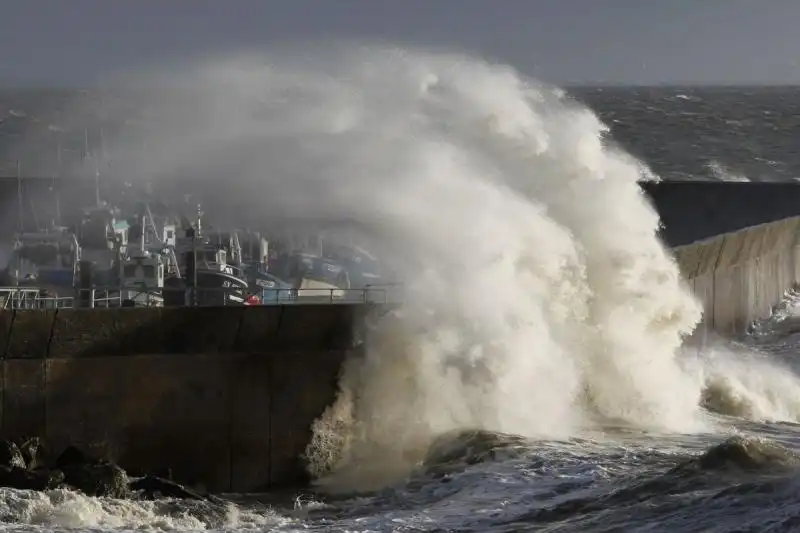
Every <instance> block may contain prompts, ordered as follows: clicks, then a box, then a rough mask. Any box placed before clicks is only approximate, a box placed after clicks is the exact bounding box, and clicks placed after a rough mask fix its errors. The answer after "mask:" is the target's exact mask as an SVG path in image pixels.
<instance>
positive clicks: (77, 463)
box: [0, 437, 213, 500]
mask: <svg viewBox="0 0 800 533" xmlns="http://www.w3.org/2000/svg"><path fill="white" fill-rule="evenodd" d="M43 449H44V447H43V445H42V441H41V440H40V439H38V438H36V437H34V438H31V439H25V440H23V441H22V442H21V443H20V444H17V443H16V442H13V441H10V440H2V441H0V487H8V488H13V489H21V490H39V491H41V490H52V489H56V488H70V489H74V490H77V491H80V492H82V493H84V494H86V495H87V496H104V497H110V498H131V497H135V498H140V499H157V498H179V499H191V500H209V499H212V500H213V498H211V497H210V496H203V495H200V494H198V493H196V492H193V491H191V490H189V489H187V488H186V487H184V486H182V485H180V484H178V483H175V482H174V481H170V480H168V479H164V478H161V477H158V476H153V475H149V474H146V475H144V476H142V477H139V478H135V479H130V478H129V476H128V473H127V472H126V471H125V470H124V469H122V468H121V467H120V466H119V465H117V464H115V463H113V462H111V461H108V460H105V459H96V458H94V457H90V456H89V455H87V454H85V453H84V452H83V451H81V450H79V449H78V448H76V447H74V446H68V447H67V448H66V449H65V450H64V451H63V452H62V453H61V455H59V456H58V458H57V459H56V461H55V463H54V464H52V465H49V466H48V465H47V464H46V461H45V459H44V457H43V453H42V452H43Z"/></svg>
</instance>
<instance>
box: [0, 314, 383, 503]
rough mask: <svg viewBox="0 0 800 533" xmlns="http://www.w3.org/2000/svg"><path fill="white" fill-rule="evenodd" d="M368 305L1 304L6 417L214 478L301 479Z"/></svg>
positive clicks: (261, 482) (92, 448)
mask: <svg viewBox="0 0 800 533" xmlns="http://www.w3.org/2000/svg"><path fill="white" fill-rule="evenodd" d="M369 309H370V307H369V306H365V305H361V306H358V305H303V306H285V307H283V306H263V307H238V308H237V307H222V308H178V309H157V308H152V309H110V310H79V309H59V310H53V311H28V310H17V311H1V312H0V349H2V355H3V360H2V367H1V368H2V372H0V391H1V392H2V396H1V397H2V402H0V428H2V434H3V435H4V436H6V437H18V436H25V435H39V436H43V437H45V438H46V440H47V442H48V443H49V444H50V446H51V447H53V448H54V449H61V448H63V447H65V446H66V445H67V444H74V445H77V446H79V447H81V448H84V449H86V450H87V451H89V452H91V453H94V454H97V455H98V456H105V457H108V458H111V459H113V460H115V461H117V462H119V463H120V464H121V465H123V466H124V467H125V468H128V469H131V470H132V471H142V472H158V471H162V470H164V469H166V468H171V469H172V472H173V475H174V477H175V479H176V480H178V481H181V482H186V483H194V484H201V485H204V486H206V487H207V488H208V489H209V490H212V491H253V490H262V489H264V488H266V487H275V486H279V485H284V484H297V483H300V482H302V481H303V480H304V476H305V474H304V468H303V464H302V462H301V460H300V456H301V454H302V452H303V450H304V448H305V446H306V444H307V443H308V441H309V438H310V427H311V423H312V422H313V420H314V419H316V418H317V417H318V416H319V415H320V414H321V413H322V411H323V410H324V409H325V407H327V406H328V405H329V404H330V403H331V402H332V400H333V398H334V397H335V393H336V387H337V378H338V375H339V368H340V367H341V364H342V362H343V361H344V359H345V357H346V356H347V354H348V351H350V350H351V349H352V348H353V346H352V335H351V332H352V331H353V329H354V328H356V327H358V323H359V321H360V320H362V318H363V315H364V313H366V312H368V310H369Z"/></svg>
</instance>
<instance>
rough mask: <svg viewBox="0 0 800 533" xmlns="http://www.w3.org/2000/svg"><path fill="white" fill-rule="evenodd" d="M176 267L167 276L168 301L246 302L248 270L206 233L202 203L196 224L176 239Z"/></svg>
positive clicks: (176, 304)
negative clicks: (233, 261) (231, 258)
mask: <svg viewBox="0 0 800 533" xmlns="http://www.w3.org/2000/svg"><path fill="white" fill-rule="evenodd" d="M172 251H173V254H174V255H173V256H174V259H175V261H176V267H177V268H176V269H174V270H173V271H172V272H170V273H169V274H168V275H167V277H166V278H165V280H164V290H163V293H164V305H167V306H181V305H244V304H245V301H246V299H247V297H248V296H249V294H248V283H247V280H246V278H245V276H244V273H243V272H242V271H241V270H240V269H239V268H238V267H236V266H234V265H232V264H229V263H228V258H227V251H226V250H225V248H224V247H222V246H219V245H217V244H215V243H213V242H211V241H210V239H209V238H208V237H207V236H204V234H203V229H202V212H201V211H200V208H199V206H198V210H197V218H196V221H195V224H194V225H192V226H189V227H186V228H185V230H184V234H183V235H182V236H178V238H177V239H176V242H175V246H174V249H173V250H172Z"/></svg>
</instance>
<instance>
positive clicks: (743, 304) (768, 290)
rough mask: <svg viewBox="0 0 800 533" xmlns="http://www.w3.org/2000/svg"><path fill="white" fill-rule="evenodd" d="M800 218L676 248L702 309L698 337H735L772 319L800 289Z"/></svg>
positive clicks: (763, 225) (677, 255) (754, 227)
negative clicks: (776, 309)
mask: <svg viewBox="0 0 800 533" xmlns="http://www.w3.org/2000/svg"><path fill="white" fill-rule="evenodd" d="M798 235H800V217H792V218H786V219H784V220H779V221H776V222H770V223H767V224H761V225H757V226H753V227H749V228H746V229H742V230H739V231H735V232H731V233H726V234H723V235H719V236H716V237H713V238H710V239H706V240H702V241H699V242H695V243H693V244H688V245H684V246H677V247H675V248H673V251H674V253H675V257H676V259H677V261H678V265H679V266H680V269H681V273H682V274H683V277H684V278H685V279H686V280H687V282H688V283H689V285H690V286H691V288H692V289H693V290H694V293H695V294H696V295H697V297H698V298H699V300H700V301H701V302H702V303H703V309H704V317H703V323H702V325H701V327H700V328H699V333H701V334H702V333H704V332H705V333H709V332H714V333H718V334H721V335H724V336H736V335H740V334H742V333H744V332H745V330H746V328H747V327H748V326H749V325H750V324H751V323H752V322H753V321H754V320H756V319H759V318H764V317H767V316H769V314H770V312H771V310H772V308H773V307H774V306H775V305H776V304H778V303H779V302H780V301H781V299H782V297H783V296H784V294H785V292H786V291H787V290H788V289H791V288H793V287H794V286H795V285H797V284H798V283H800V255H798V254H799V253H800V249H799V248H798Z"/></svg>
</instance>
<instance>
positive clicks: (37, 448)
mask: <svg viewBox="0 0 800 533" xmlns="http://www.w3.org/2000/svg"><path fill="white" fill-rule="evenodd" d="M19 451H20V452H21V453H22V458H23V459H25V465H26V466H27V467H28V469H29V470H36V469H37V468H42V467H43V466H45V463H46V461H45V459H44V455H45V454H44V451H45V450H44V445H43V443H42V441H41V439H40V438H39V437H31V438H29V439H25V440H23V441H22V442H21V443H20V444H19Z"/></svg>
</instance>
